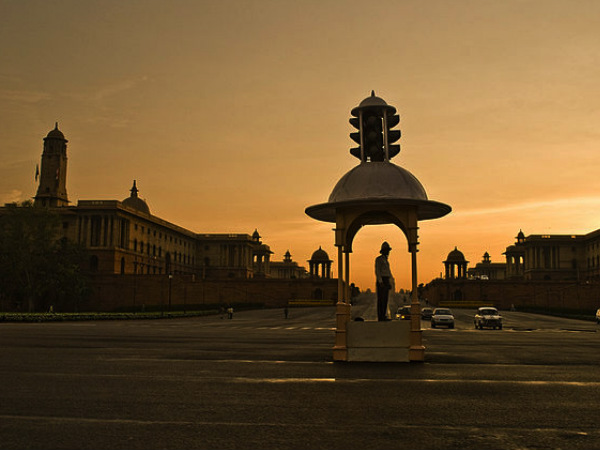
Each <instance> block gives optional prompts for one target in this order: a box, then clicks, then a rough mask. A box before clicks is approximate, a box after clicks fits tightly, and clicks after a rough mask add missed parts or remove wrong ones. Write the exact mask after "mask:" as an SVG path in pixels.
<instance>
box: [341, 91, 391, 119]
mask: <svg viewBox="0 0 600 450" xmlns="http://www.w3.org/2000/svg"><path fill="white" fill-rule="evenodd" d="M369 108H379V109H381V108H383V109H384V110H386V113H387V114H394V113H395V112H396V108H394V107H393V106H391V105H388V104H387V102H386V101H385V100H384V99H382V98H381V97H377V96H376V95H375V91H371V96H370V97H367V98H365V99H364V100H363V101H362V102H360V104H359V105H358V106H357V107H356V108H353V109H352V111H350V114H352V115H353V116H354V117H358V114H359V111H360V110H361V109H369Z"/></svg>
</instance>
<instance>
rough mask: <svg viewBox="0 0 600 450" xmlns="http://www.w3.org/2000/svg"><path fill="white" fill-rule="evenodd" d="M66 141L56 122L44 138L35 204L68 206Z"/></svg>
mask: <svg viewBox="0 0 600 450" xmlns="http://www.w3.org/2000/svg"><path fill="white" fill-rule="evenodd" d="M67 142H68V141H67V140H66V139H65V135H64V134H62V132H61V131H60V130H59V129H58V122H57V123H56V125H55V127H54V129H53V130H51V131H50V132H49V133H48V135H47V136H46V137H45V138H44V151H43V153H42V164H41V170H40V184H39V186H38V190H37V194H36V195H35V204H36V205H41V206H47V207H57V206H58V207H60V206H68V205H69V199H68V198H67Z"/></svg>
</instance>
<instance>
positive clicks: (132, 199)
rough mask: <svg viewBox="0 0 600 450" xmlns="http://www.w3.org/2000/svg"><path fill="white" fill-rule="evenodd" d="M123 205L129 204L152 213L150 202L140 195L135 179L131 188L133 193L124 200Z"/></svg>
mask: <svg viewBox="0 0 600 450" xmlns="http://www.w3.org/2000/svg"><path fill="white" fill-rule="evenodd" d="M121 203H122V204H123V206H127V207H129V208H133V209H137V210H138V211H140V212H143V213H144V214H150V208H149V207H148V204H147V203H146V202H145V201H144V200H142V199H141V198H139V197H138V188H137V186H136V185H135V180H133V187H132V188H131V195H130V196H129V197H127V198H126V199H124V200H123V201H122V202H121Z"/></svg>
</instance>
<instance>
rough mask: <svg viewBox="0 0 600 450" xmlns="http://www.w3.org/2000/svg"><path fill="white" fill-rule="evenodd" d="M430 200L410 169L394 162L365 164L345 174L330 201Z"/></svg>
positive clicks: (332, 192) (332, 193)
mask: <svg viewBox="0 0 600 450" xmlns="http://www.w3.org/2000/svg"><path fill="white" fill-rule="evenodd" d="M364 199H369V200H390V199H395V200H396V199H402V200H427V194H426V193H425V188H424V187H423V185H422V184H421V183H420V182H419V180H417V178H416V177H415V176H414V175H413V174H412V173H410V172H409V171H408V170H406V169H404V168H402V167H400V166H397V165H395V164H393V163H390V162H386V161H383V162H371V163H363V164H359V165H358V166H356V167H355V168H354V169H352V170H350V171H349V172H348V173H346V175H344V176H343V177H342V178H340V180H339V181H338V183H337V184H336V185H335V187H334V188H333V191H331V195H330V196H329V202H330V203H334V202H346V201H350V200H364Z"/></svg>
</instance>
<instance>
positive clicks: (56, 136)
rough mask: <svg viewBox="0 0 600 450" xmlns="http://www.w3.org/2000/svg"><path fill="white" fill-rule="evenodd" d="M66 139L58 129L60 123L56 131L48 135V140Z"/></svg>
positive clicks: (56, 125) (56, 126)
mask: <svg viewBox="0 0 600 450" xmlns="http://www.w3.org/2000/svg"><path fill="white" fill-rule="evenodd" d="M48 138H50V139H64V138H65V135H64V134H63V133H62V131H60V130H59V129H58V122H56V124H55V125H54V129H53V130H50V132H49V133H48V135H47V136H46V139H48Z"/></svg>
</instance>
